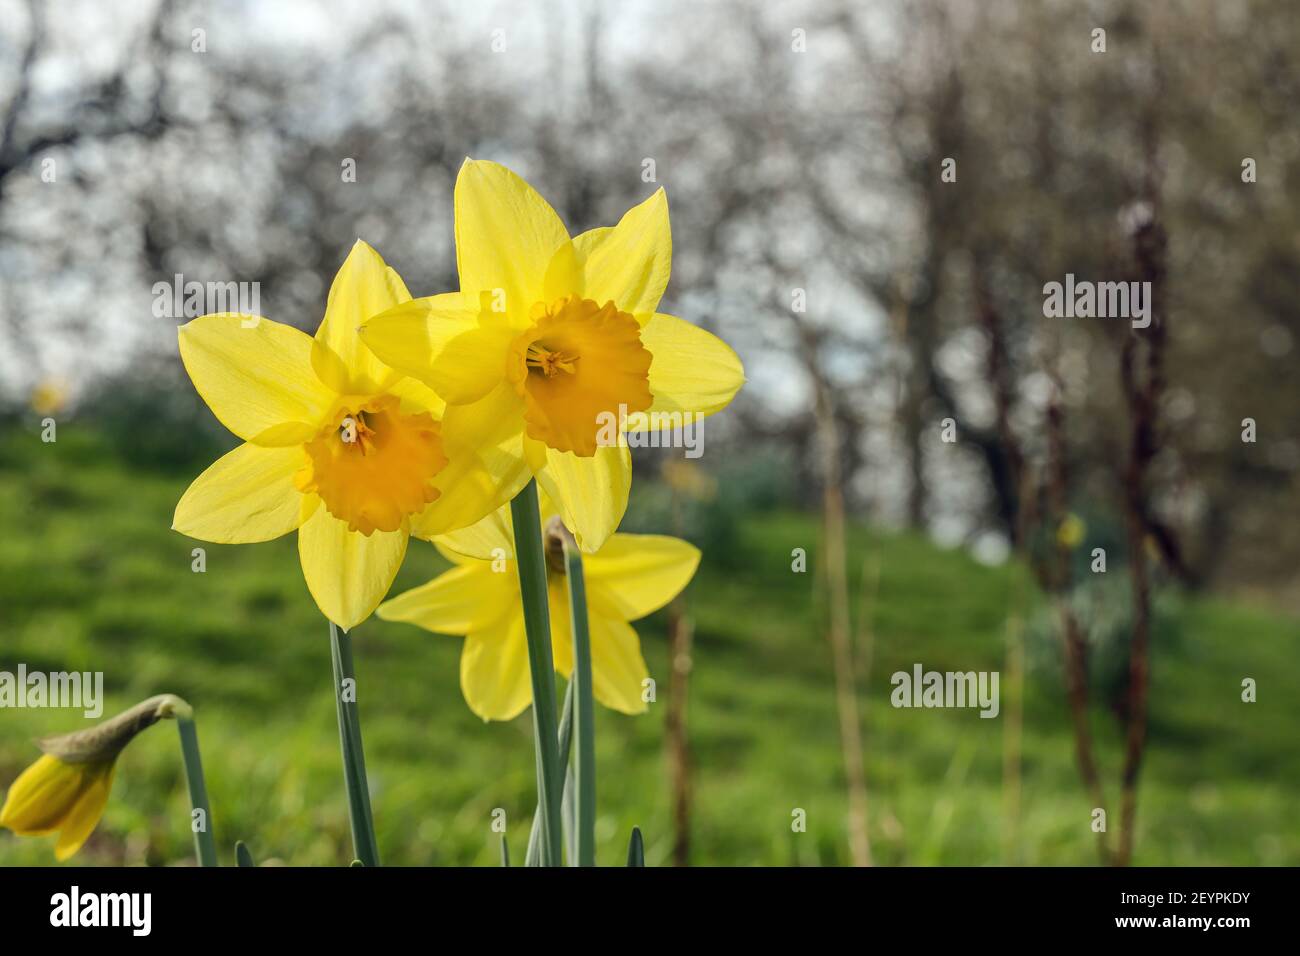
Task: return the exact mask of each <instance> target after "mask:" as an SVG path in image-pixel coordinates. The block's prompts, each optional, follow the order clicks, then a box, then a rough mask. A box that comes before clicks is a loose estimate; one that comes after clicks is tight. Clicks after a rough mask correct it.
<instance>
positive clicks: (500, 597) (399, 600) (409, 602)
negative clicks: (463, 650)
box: [376, 561, 519, 635]
mask: <svg viewBox="0 0 1300 956" xmlns="http://www.w3.org/2000/svg"><path fill="white" fill-rule="evenodd" d="M518 603H519V582H518V577H517V572H516V571H515V568H514V565H513V564H510V563H508V562H507V564H506V565H505V567H504V570H502V571H493V570H492V565H491V563H489V562H486V561H474V562H470V563H467V564H464V565H461V566H459V567H455V568H452V569H451V570H450V571H447V572H445V573H443V574H440V575H438V577H436V578H434V579H433V580H432V581H430V582H429V583H428V584H423V585H421V586H420V587H418V588H412V589H411V590H410V591H406V592H405V593H403V594H399V595H398V596H397V597H395V598H393V599H392V600H390V601H385V602H384V603H383V604H381V605H379V610H378V611H377V612H376V613H377V614H378V615H379V616H380V617H381V618H383V619H384V620H385V621H405V622H407V623H409V624H418V625H419V626H420V627H422V628H424V629H425V630H429V631H436V632H437V633H439V634H455V635H465V634H468V633H469V632H470V631H475V630H483V629H484V628H488V627H491V626H492V625H494V624H496V623H497V622H498V621H499V620H500V619H501V617H502V616H504V615H505V614H506V613H508V612H509V610H510V609H511V606H512V604H518Z"/></svg>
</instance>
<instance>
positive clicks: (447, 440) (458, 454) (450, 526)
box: [411, 382, 530, 538]
mask: <svg viewBox="0 0 1300 956" xmlns="http://www.w3.org/2000/svg"><path fill="white" fill-rule="evenodd" d="M523 427H524V423H523V402H522V400H521V399H520V398H519V396H518V395H516V394H515V392H514V389H513V388H511V387H510V385H509V383H507V382H502V383H501V384H500V385H499V386H497V388H496V389H494V390H493V391H492V393H491V394H489V395H488V396H487V397H486V398H484V399H482V400H481V401H478V402H474V403H473V404H470V405H449V406H447V410H446V412H445V413H444V415H443V419H442V443H443V451H444V452H445V453H446V455H447V466H446V467H445V468H443V469H442V471H440V472H438V474H437V475H435V476H434V479H433V485H434V487H435V488H437V489H438V490H439V491H440V494H439V496H438V498H437V499H436V500H434V501H433V502H432V503H431V504H430V505H429V506H428V507H427V508H426V509H425V510H424V511H422V512H421V513H420V514H419V515H417V516H416V517H415V518H414V519H412V522H411V530H412V532H413V533H414V534H415V535H417V536H418V537H421V538H432V537H434V536H435V535H441V534H446V533H448V532H450V531H455V530H457V529H460V528H467V527H469V526H470V525H472V524H474V523H475V522H477V521H479V520H481V519H482V518H484V517H486V516H487V515H489V514H491V513H492V512H493V511H495V510H496V509H498V508H500V507H501V506H502V505H504V504H506V503H508V502H509V501H510V499H511V498H513V497H514V496H515V495H516V494H518V493H519V490H520V489H521V488H523V486H524V485H525V484H527V483H528V479H529V477H530V474H529V471H530V469H529V466H528V462H527V461H526V459H525V458H524V450H523Z"/></svg>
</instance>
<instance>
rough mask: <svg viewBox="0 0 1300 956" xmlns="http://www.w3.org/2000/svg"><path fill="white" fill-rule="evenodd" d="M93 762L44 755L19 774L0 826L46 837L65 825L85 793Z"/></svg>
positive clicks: (1, 812)
mask: <svg viewBox="0 0 1300 956" xmlns="http://www.w3.org/2000/svg"><path fill="white" fill-rule="evenodd" d="M91 766H92V765H90V764H69V763H64V762H63V761H62V760H60V759H58V758H57V757H52V756H50V755H49V754H42V755H41V757H40V758H39V759H38V760H37V761H36V762H35V763H33V764H32V765H31V766H30V767H28V768H27V769H26V770H24V771H23V772H22V773H20V774H19V775H18V779H17V780H15V781H14V782H13V785H12V786H10V788H9V792H8V793H7V794H6V795H5V802H4V806H3V807H0V826H5V827H8V828H9V829H10V830H13V831H14V832H15V833H20V834H23V835H24V836H43V835H44V834H46V833H53V832H54V831H55V830H58V829H59V828H60V827H61V826H63V821H64V819H65V818H66V817H67V815H68V813H69V812H70V811H71V810H72V808H73V806H75V805H76V802H77V798H78V797H79V796H80V795H81V791H82V783H83V780H84V778H85V775H86V772H87V770H89V769H90V768H91Z"/></svg>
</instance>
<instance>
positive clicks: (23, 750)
mask: <svg viewBox="0 0 1300 956" xmlns="http://www.w3.org/2000/svg"><path fill="white" fill-rule="evenodd" d="M199 467H201V466H196V467H195V468H194V469H193V472H192V474H197V472H198V470H199ZM192 474H191V473H189V472H186V473H176V472H175V471H174V470H173V471H172V472H170V473H168V472H160V471H158V470H147V469H142V468H139V467H135V468H132V467H129V466H127V465H126V464H124V462H123V461H122V460H121V459H120V458H119V456H118V455H116V454H114V453H113V452H112V451H111V449H109V448H107V447H106V446H105V445H103V444H102V443H101V442H100V441H98V440H96V439H94V438H92V437H91V436H90V435H89V434H88V433H87V432H86V430H84V429H78V427H77V426H75V425H74V424H69V425H66V426H64V425H61V426H60V432H59V441H58V442H57V443H55V444H48V445H47V444H42V443H41V442H40V440H39V437H38V435H37V434H36V433H35V432H34V431H30V430H23V429H13V428H11V429H8V430H6V431H3V432H0V531H2V533H3V537H2V538H0V609H3V610H0V670H10V671H12V670H14V669H15V668H16V666H17V663H18V662H19V661H22V662H25V663H26V664H27V666H28V668H29V669H38V670H72V669H75V670H102V671H104V672H105V681H106V690H107V695H108V700H107V704H106V715H108V714H110V713H112V712H114V711H116V710H118V709H121V708H124V707H126V706H129V705H130V704H132V703H135V702H136V701H138V700H140V699H143V698H144V697H147V696H150V695H152V694H155V693H161V692H173V693H177V694H180V695H181V696H183V697H185V698H186V699H188V700H189V701H190V702H191V703H192V704H193V705H194V707H195V711H196V718H197V722H198V728H199V736H200V741H201V744H202V747H203V758H204V764H205V767H206V769H207V779H208V786H209V791H210V795H211V800H212V808H213V826H214V830H215V835H216V839H217V843H218V847H219V849H220V852H221V855H222V860H223V863H225V864H233V862H234V849H233V848H234V843H235V841H236V840H237V839H242V840H244V841H246V842H247V843H248V845H249V848H250V849H251V850H252V853H253V855H254V857H255V858H256V859H257V860H258V861H259V862H263V863H265V862H267V861H271V860H280V861H283V862H286V863H292V864H325V865H340V864H345V863H346V862H348V861H349V860H350V859H351V848H350V838H349V835H348V823H347V810H346V804H345V798H344V790H343V781H342V771H341V768H340V761H339V753H338V736H337V730H336V726H335V715H334V704H333V701H332V699H331V686H330V685H331V673H330V650H329V638H328V632H327V628H326V625H325V622H324V620H323V619H322V618H321V617H320V615H319V613H318V612H317V611H316V609H315V607H314V605H313V604H312V602H311V599H310V597H309V596H308V594H307V590H306V587H305V585H304V583H303V580H302V574H301V571H300V569H299V567H298V559H297V552H296V547H295V540H294V538H293V537H292V536H289V537H287V538H284V539H282V540H279V541H276V542H272V543H269V544H262V545H247V546H239V547H227V546H219V545H203V547H205V548H206V551H207V571H206V573H203V574H196V573H194V572H192V571H191V560H192V559H191V549H192V548H194V547H197V546H199V545H200V543H199V542H193V541H190V540H188V539H186V538H184V537H182V536H181V535H178V534H176V533H174V532H172V531H171V530H170V524H171V514H172V509H173V507H174V505H175V502H176V500H177V498H178V497H179V496H180V494H181V492H182V491H183V490H184V488H185V486H186V484H187V483H188V479H189V477H192ZM645 493H648V492H642V491H641V490H638V495H641V494H645ZM638 500H640V499H639V498H635V497H634V501H633V512H632V513H633V514H634V515H636V514H637V513H638V512H637V509H638ZM796 547H802V548H805V549H807V552H808V554H809V556H810V566H809V570H808V573H805V574H796V573H793V572H792V571H791V557H790V554H791V550H792V549H793V548H796ZM850 554H851V558H852V561H853V570H852V574H853V579H854V581H855V582H856V581H857V579H858V574H859V572H860V567H861V564H862V561H863V560H864V558H865V557H866V556H868V555H873V556H875V558H876V559H878V560H879V562H880V567H881V575H880V582H879V589H878V594H877V599H876V601H875V603H874V606H873V608H872V612H871V624H872V630H873V632H874V647H875V655H874V661H873V665H872V668H871V672H870V674H869V675H861V676H862V680H861V681H860V688H861V695H860V699H861V702H862V706H863V708H864V712H865V723H866V735H867V751H868V753H867V758H868V774H869V778H870V803H871V837H872V845H873V851H874V854H875V857H876V860H877V861H878V862H880V863H884V864H993V863H1002V862H1017V863H1030V864H1033V863H1038V864H1091V863H1093V862H1094V861H1095V851H1094V847H1093V836H1092V834H1091V832H1090V830H1089V822H1090V816H1089V812H1090V807H1089V805H1088V802H1087V800H1086V798H1085V797H1084V795H1083V791H1082V788H1081V787H1080V785H1079V783H1078V779H1077V775H1076V772H1075V769H1074V765H1073V758H1072V743H1071V738H1070V735H1069V733H1068V730H1067V725H1066V712H1065V706H1064V703H1063V696H1062V692H1061V682H1060V679H1059V667H1060V663H1059V657H1058V655H1057V653H1056V649H1055V645H1054V643H1053V642H1052V641H1051V639H1050V638H1046V637H1042V636H1040V635H1039V634H1038V631H1037V630H1034V629H1031V631H1030V640H1031V646H1030V649H1029V650H1030V654H1029V661H1030V671H1029V676H1028V686H1027V693H1026V702H1025V719H1024V766H1023V794H1022V799H1021V815H1020V820H1019V824H1018V830H1019V840H1018V843H1017V845H1016V846H1015V848H1014V849H1013V851H1012V852H1011V854H1010V856H1009V857H1008V856H1007V855H1005V854H1004V851H1003V849H1002V827H1003V820H1002V810H1001V807H1002V738H1003V731H1004V726H1005V720H1006V715H1007V703H1006V687H1005V674H1004V686H1003V712H1002V716H1000V717H999V718H998V719H996V720H983V719H980V718H979V717H978V716H977V714H976V712H975V711H973V710H965V711H954V710H901V709H900V710H895V709H893V708H892V707H891V706H890V704H889V694H890V690H891V687H890V683H889V675H890V674H891V673H892V672H893V671H895V670H899V669H908V670H910V668H911V666H912V664H913V663H914V662H918V661H919V662H921V663H923V664H924V665H925V666H926V667H927V668H932V669H940V670H947V669H953V670H963V671H964V670H971V669H975V670H1003V669H1004V666H1003V660H1002V657H1003V635H1004V619H1005V614H1006V609H1007V607H1008V603H1009V600H1010V595H1011V593H1012V588H1011V584H1012V572H1011V569H1009V568H989V567H984V566H981V565H979V564H977V563H975V562H973V561H972V560H971V559H970V558H969V557H968V556H966V555H965V554H963V553H961V552H958V551H944V550H940V549H937V548H935V547H934V546H933V545H932V544H930V543H928V542H926V541H924V540H922V539H920V538H918V537H915V536H908V535H885V534H880V533H876V532H873V531H870V530H868V529H864V528H858V527H855V528H853V529H852V530H851V534H850ZM816 555H817V531H816V523H815V521H813V520H812V519H811V518H809V517H808V516H805V515H797V514H789V513H776V514H763V515H750V516H746V517H744V518H743V519H741V520H739V521H738V523H737V525H736V526H735V527H734V528H733V529H732V531H731V537H730V538H729V544H728V545H726V546H725V547H718V548H715V549H714V550H711V551H710V550H706V554H705V558H704V562H703V564H702V566H701V569H700V572H699V575H698V576H697V578H696V580H695V582H694V583H693V584H692V586H691V588H690V590H689V592H688V596H689V601H690V608H691V613H692V614H693V615H694V618H695V622H696V649H695V669H694V675H693V685H692V699H691V726H690V730H691V739H692V746H693V748H694V758H695V767H696V778H695V780H696V794H695V796H696V799H695V804H694V812H695V827H694V859H695V862H697V863H700V864H731V865H750V864H786V863H798V864H823V865H825V864H843V863H846V862H847V861H848V850H847V845H846V841H845V823H844V816H845V807H846V800H845V797H844V786H843V775H842V770H841V761H840V751H839V736H838V726H837V717H836V709H835V700H834V694H833V680H832V674H831V669H830V652H829V648H828V647H827V644H826V642H825V639H824V637H823V636H822V633H821V631H820V629H819V621H820V617H821V615H820V614H819V612H818V611H817V609H816V607H815V604H814V601H813V588H814V583H815V571H816V568H815V564H816ZM442 567H443V563H442V561H441V559H440V558H439V557H438V556H437V555H436V553H435V552H434V550H433V548H432V547H431V546H429V545H427V544H425V543H423V542H412V546H411V550H410V553H409V556H408V558H407V561H406V564H405V566H404V567H403V568H402V571H401V573H400V575H399V576H398V580H397V583H396V585H395V592H396V591H401V590H404V589H406V588H408V587H411V586H414V585H416V584H419V583H422V582H423V581H425V580H427V579H428V578H429V577H431V576H432V575H434V574H436V573H437V572H438V571H439V570H440V568H442ZM1111 577H1117V576H1116V575H1115V574H1114V572H1113V571H1112V575H1111ZM855 601H856V599H855ZM855 612H856V608H855ZM638 630H639V631H640V633H641V635H642V639H643V643H644V647H645V654H646V658H647V661H648V662H649V665H650V669H651V673H652V674H653V675H655V676H656V677H657V678H659V679H660V681H661V683H660V695H659V702H658V703H657V704H656V705H654V706H652V707H651V710H650V713H649V714H648V715H647V716H644V717H639V718H629V717H624V716H621V715H618V714H615V713H612V712H610V711H606V710H603V709H600V708H598V710H597V732H598V734H597V760H598V771H599V775H598V785H599V803H598V816H597V854H598V859H599V860H600V861H601V862H603V863H606V864H621V863H622V862H623V861H624V860H625V859H626V852H627V851H626V847H627V841H628V837H629V834H630V831H631V828H632V826H633V825H639V826H640V827H641V828H642V830H643V832H644V834H645V837H646V860H647V863H648V864H649V865H652V866H653V865H658V864H663V863H665V862H666V860H667V857H668V854H669V851H670V846H671V833H670V826H671V824H670V816H669V801H668V796H669V795H668V792H667V783H666V774H665V772H664V768H665V761H664V753H663V746H662V741H663V726H664V720H663V717H664V706H663V704H664V696H663V695H664V693H665V691H666V686H667V681H666V677H667V654H666V648H665V639H664V616H663V614H662V613H661V614H657V615H655V616H653V617H651V618H649V619H647V620H646V621H644V622H642V623H641V624H639V625H638ZM1297 633H1300V631H1298V629H1297V622H1296V621H1295V620H1293V619H1287V618H1284V617H1281V616H1278V615H1276V614H1274V613H1271V612H1269V611H1267V610H1263V609H1252V608H1248V607H1240V606H1233V605H1230V604H1227V603H1223V602H1219V601H1214V600H1195V601H1180V602H1176V603H1174V604H1173V605H1171V606H1170V607H1169V608H1168V610H1167V611H1166V612H1165V620H1164V625H1163V626H1162V628H1161V630H1160V631H1159V632H1158V635H1157V640H1156V649H1155V659H1154V668H1153V687H1152V700H1151V743H1150V748H1149V750H1148V754H1147V761H1146V764H1145V767H1144V771H1143V777H1142V791H1141V802H1140V807H1139V834H1138V841H1137V853H1136V862H1137V863H1139V864H1254V863H1268V864H1291V865H1294V864H1297V863H1300V824H1297V822H1296V812H1295V809H1294V808H1295V807H1296V806H1297V805H1300V754H1298V753H1297V749H1296V747H1295V741H1296V740H1297V738H1298V737H1300V670H1298V669H1297V668H1296V667H1295V665H1294V661H1295V659H1296V651H1297ZM354 635H355V639H356V643H355V647H356V666H357V672H358V682H359V702H360V708H361V718H362V725H363V729H364V734H365V744H366V762H367V766H368V768H369V772H370V782H371V785H372V788H373V792H374V798H373V803H374V811H375V822H376V828H377V831H378V839H379V843H380V852H381V856H382V858H383V860H384V862H386V863H389V864H407V865H411V864H416V865H419V864H435V865H443V864H475V865H496V864H497V860H498V855H499V840H498V836H497V835H496V834H494V833H493V832H492V830H491V822H492V814H493V810H494V809H495V808H498V807H500V808H504V810H505V811H506V814H507V819H508V821H509V833H508V837H509V843H510V846H511V848H512V851H513V852H514V853H515V855H516V858H517V859H516V863H518V862H519V859H518V857H520V855H521V854H522V851H523V847H524V846H525V845H526V843H527V832H528V827H529V823H530V818H531V815H532V811H533V806H534V800H535V794H534V789H533V788H534V777H533V773H534V763H533V755H532V740H531V736H530V733H531V732H530V718H529V717H528V716H527V715H524V716H523V717H521V718H519V719H517V720H515V721H512V722H510V723H508V724H495V723H494V724H485V723H483V722H481V721H479V720H478V719H476V718H475V717H474V716H473V715H472V714H471V713H470V712H469V710H468V708H467V707H466V706H465V704H464V702H463V700H462V699H461V695H460V690H459V678H458V662H459V655H460V644H461V641H460V639H459V638H455V637H445V636H438V635H432V634H428V633H427V632H424V631H422V630H418V629H415V628H413V627H410V626H406V625H400V624H389V623H385V622H382V621H379V620H377V619H373V620H371V621H369V622H366V623H365V624H363V625H361V626H360V627H359V628H357V629H356V630H355V631H354ZM1243 677H1253V678H1255V679H1256V680H1257V681H1258V682H1259V701H1258V703H1255V704H1246V703H1242V702H1241V700H1240V682H1241V679H1242V678H1243ZM1093 722H1094V726H1095V727H1096V728H1097V729H1098V732H1099V735H1100V738H1101V751H1102V758H1103V761H1104V763H1105V766H1106V769H1107V784H1108V791H1109V794H1110V799H1111V801H1112V803H1113V802H1114V800H1115V793H1116V787H1115V780H1116V778H1117V767H1118V759H1119V757H1118V752H1119V751H1118V745H1119V727H1118V724H1117V721H1116V720H1115V718H1114V717H1113V715H1112V714H1111V713H1110V712H1109V711H1108V710H1106V709H1105V708H1104V707H1103V706H1101V705H1099V706H1098V708H1097V709H1096V711H1095V712H1094V715H1093ZM84 725H85V721H84V719H83V718H82V717H81V715H80V712H78V711H70V710H44V711H34V710H5V711H0V787H5V786H7V785H8V784H9V783H10V782H11V781H12V780H13V778H14V777H15V776H16V775H17V774H18V773H19V772H20V771H21V770H22V768H23V767H24V766H26V765H27V763H29V762H30V761H31V760H32V759H33V758H34V757H35V756H36V754H37V751H36V750H35V748H34V747H33V746H32V745H31V743H30V740H31V738H33V737H36V736H40V735H43V734H46V733H52V732H59V731H65V730H71V729H77V728H79V727H81V726H84ZM795 808H802V809H803V810H805V811H806V813H807V832H806V833H802V834H794V833H792V832H791V826H790V822H791V813H792V811H793V810H794V809H795ZM1112 814H1113V816H1112V829H1113V828H1114V826H1115V824H1116V823H1117V822H1118V821H1117V820H1115V819H1114V811H1113V808H1112ZM52 843H53V839H52V838H50V839H28V838H17V837H14V836H13V835H12V834H11V833H9V831H7V830H3V831H0V864H5V865H11V864H47V863H52V862H53V848H52ZM192 855H193V843H192V840H191V837H190V833H189V827H188V806H187V804H186V798H185V789H184V779H183V771H182V767H181V763H180V759H179V750H178V747H177V741H176V733H175V730H174V729H173V728H172V727H171V726H170V725H163V726H160V727H157V728H154V729H151V730H149V731H147V732H146V733H145V734H144V735H142V736H141V737H140V738H139V739H138V740H137V741H136V742H135V743H134V744H132V745H131V747H130V748H129V749H128V750H127V751H126V752H125V754H124V755H123V757H122V758H121V760H120V762H119V766H118V772H117V778H116V782H115V784H114V789H113V794H112V797H111V799H110V802H109V806H108V810H107V812H106V814H105V817H104V820H103V822H102V823H101V825H100V826H99V828H98V830H97V831H96V833H95V834H94V835H93V836H92V837H91V839H90V841H89V842H88V843H87V845H86V847H85V848H84V849H83V850H82V852H81V854H79V856H78V857H76V858H74V862H76V863H81V864H123V863H126V864H142V863H148V864H167V863H184V862H189V861H190V860H191V859H192Z"/></svg>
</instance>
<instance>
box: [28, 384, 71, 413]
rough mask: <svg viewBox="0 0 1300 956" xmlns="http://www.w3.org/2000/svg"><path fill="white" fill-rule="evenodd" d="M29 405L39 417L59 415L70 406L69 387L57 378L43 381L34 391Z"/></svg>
mask: <svg viewBox="0 0 1300 956" xmlns="http://www.w3.org/2000/svg"><path fill="white" fill-rule="evenodd" d="M28 404H29V405H30V406H31V409H32V411H34V412H35V413H36V414H37V415H57V414H58V413H59V412H61V411H63V409H64V408H66V407H67V404H68V387H67V385H65V384H64V383H63V382H62V381H60V380H59V379H56V378H47V379H43V380H42V381H41V382H40V383H38V384H37V385H36V387H35V388H33V389H32V393H31V395H30V396H29V398H28Z"/></svg>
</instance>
